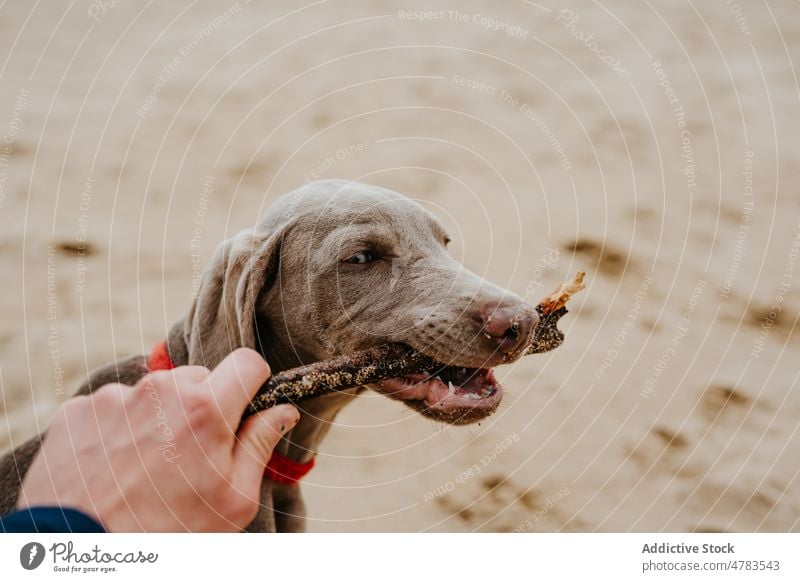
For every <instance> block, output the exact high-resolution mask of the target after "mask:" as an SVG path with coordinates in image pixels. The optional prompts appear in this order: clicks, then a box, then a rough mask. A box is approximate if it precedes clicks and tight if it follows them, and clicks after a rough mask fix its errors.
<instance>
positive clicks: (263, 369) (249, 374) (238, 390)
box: [208, 348, 270, 427]
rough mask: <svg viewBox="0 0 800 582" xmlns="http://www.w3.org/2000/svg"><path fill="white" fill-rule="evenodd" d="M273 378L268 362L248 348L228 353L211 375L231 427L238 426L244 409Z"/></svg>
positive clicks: (211, 381)
mask: <svg viewBox="0 0 800 582" xmlns="http://www.w3.org/2000/svg"><path fill="white" fill-rule="evenodd" d="M269 377H270V369H269V364H267V362H266V361H265V360H264V358H262V357H261V355H260V354H259V353H258V352H256V351H254V350H251V349H248V348H239V349H238V350H235V351H233V352H231V353H230V354H228V356H227V357H226V358H225V359H224V360H222V361H221V362H220V363H219V364H218V365H217V367H216V368H214V370H213V371H212V372H211V374H210V375H209V376H208V383H209V384H210V385H211V390H212V392H213V394H214V397H215V399H216V401H217V404H218V405H219V408H220V411H221V412H222V415H223V416H224V417H225V419H226V420H227V421H228V423H229V424H230V425H231V426H234V427H236V426H239V421H240V420H241V418H242V414H244V410H245V408H246V407H247V405H248V404H249V403H250V401H251V400H252V399H253V396H255V395H256V392H258V389H259V388H261V385H262V384H263V383H264V382H266V381H267V379H268V378H269Z"/></svg>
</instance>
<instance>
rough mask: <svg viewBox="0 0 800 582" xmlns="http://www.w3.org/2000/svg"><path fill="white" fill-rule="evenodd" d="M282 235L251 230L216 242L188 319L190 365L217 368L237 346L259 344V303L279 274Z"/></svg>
mask: <svg viewBox="0 0 800 582" xmlns="http://www.w3.org/2000/svg"><path fill="white" fill-rule="evenodd" d="M283 234H284V231H283V229H279V230H278V231H277V232H273V233H270V234H269V235H265V234H260V233H258V232H257V231H255V230H254V229H250V230H246V231H244V232H241V233H240V234H238V235H237V236H235V237H233V238H231V239H228V240H226V241H224V242H222V243H221V244H220V245H219V247H217V250H216V252H215V253H214V256H213V258H212V260H211V262H210V263H209V264H208V266H207V267H206V269H205V271H204V273H203V276H202V279H201V281H200V286H199V289H198V291H197V296H196V299H195V301H194V303H193V304H192V308H191V310H190V311H189V315H188V316H187V317H186V319H185V320H184V334H183V335H184V339H185V341H186V347H187V350H188V360H189V361H188V363H189V364H192V365H202V366H206V367H207V368H214V367H215V366H216V365H217V364H218V363H219V362H220V361H222V360H223V359H224V358H225V356H227V355H228V354H229V353H231V352H232V351H233V350H235V349H236V348H241V347H247V348H253V349H255V348H256V337H255V336H256V333H255V309H256V303H257V299H258V296H259V294H260V293H261V291H262V290H264V289H265V288H267V287H269V286H271V285H272V284H273V283H274V281H275V278H276V276H277V273H278V268H279V264H280V248H281V242H282V239H283Z"/></svg>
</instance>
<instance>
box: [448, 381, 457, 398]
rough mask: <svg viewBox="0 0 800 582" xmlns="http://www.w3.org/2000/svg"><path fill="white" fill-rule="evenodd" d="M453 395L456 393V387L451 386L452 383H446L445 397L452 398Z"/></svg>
mask: <svg viewBox="0 0 800 582" xmlns="http://www.w3.org/2000/svg"><path fill="white" fill-rule="evenodd" d="M455 393H456V387H455V386H453V383H452V382H448V383H447V395H448V396H452V395H453V394H455Z"/></svg>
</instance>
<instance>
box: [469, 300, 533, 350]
mask: <svg viewBox="0 0 800 582" xmlns="http://www.w3.org/2000/svg"><path fill="white" fill-rule="evenodd" d="M478 317H479V320H480V322H481V323H482V324H483V328H482V331H483V334H484V335H485V336H486V337H487V338H488V339H490V340H491V341H492V342H494V343H495V344H496V345H497V349H498V350H500V351H501V352H502V353H504V354H512V353H514V352H516V351H517V350H519V349H521V348H522V347H524V344H525V343H527V342H529V341H530V339H531V334H532V332H533V327H534V326H535V325H536V324H537V323H538V321H539V316H538V315H537V314H536V312H535V311H534V310H533V309H532V308H531V307H530V306H529V305H528V304H526V303H523V302H519V301H517V302H514V303H508V302H501V303H488V304H485V305H483V306H482V307H481V308H480V309H479V310H478Z"/></svg>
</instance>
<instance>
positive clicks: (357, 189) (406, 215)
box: [261, 180, 446, 240]
mask: <svg viewBox="0 0 800 582" xmlns="http://www.w3.org/2000/svg"><path fill="white" fill-rule="evenodd" d="M291 221H302V223H303V224H302V227H303V229H304V230H312V231H313V233H314V234H315V235H316V237H319V238H327V237H328V236H329V235H331V234H334V233H336V235H337V236H338V235H341V236H349V237H359V236H366V235H368V234H370V233H373V234H378V235H383V236H386V237H390V236H394V237H396V238H402V239H409V240H414V239H418V238H419V237H421V236H422V237H424V238H429V237H433V238H435V239H442V238H444V237H445V236H446V233H445V232H444V228H443V227H442V225H441V224H440V223H439V221H438V219H437V218H436V217H435V216H434V215H433V214H431V213H430V212H428V211H427V210H426V209H424V208H423V207H422V206H420V205H419V204H417V203H416V202H414V201H413V200H411V199H410V198H408V197H406V196H404V195H402V194H400V193H398V192H394V191H392V190H387V189H385V188H379V187H377V186H371V185H368V184H361V183H358V182H349V181H344V180H324V181H320V182H312V183H310V184H306V185H305V186H303V187H302V188H299V189H297V190H295V191H294V192H291V193H289V194H287V195H286V196H284V197H283V198H281V199H280V200H279V201H278V202H276V203H275V204H274V205H273V206H272V208H271V209H270V212H268V213H267V216H265V218H264V220H263V221H262V225H261V226H263V227H266V228H274V227H275V226H278V225H279V224H281V223H283V224H286V223H289V222H291ZM270 223H271V224H270ZM426 235H428V236H426Z"/></svg>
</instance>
